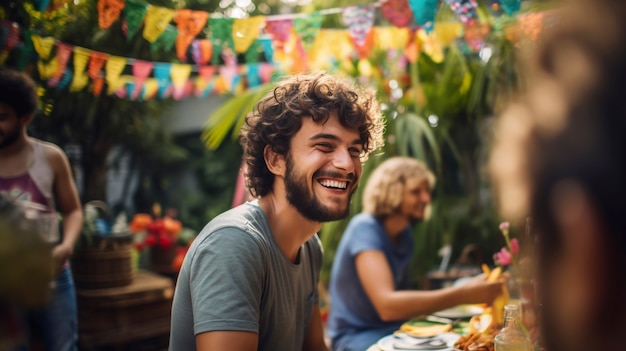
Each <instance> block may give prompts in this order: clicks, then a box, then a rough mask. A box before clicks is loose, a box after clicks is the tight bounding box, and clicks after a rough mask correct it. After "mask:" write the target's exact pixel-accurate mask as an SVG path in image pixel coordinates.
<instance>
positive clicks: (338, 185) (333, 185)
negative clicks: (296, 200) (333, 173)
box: [320, 180, 348, 189]
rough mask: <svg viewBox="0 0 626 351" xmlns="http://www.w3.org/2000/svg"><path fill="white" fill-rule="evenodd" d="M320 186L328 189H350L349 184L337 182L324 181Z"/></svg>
mask: <svg viewBox="0 0 626 351" xmlns="http://www.w3.org/2000/svg"><path fill="white" fill-rule="evenodd" d="M320 184H322V185H323V186H325V187H327V188H339V189H345V188H347V187H348V182H340V181H337V180H323V181H321V182H320Z"/></svg>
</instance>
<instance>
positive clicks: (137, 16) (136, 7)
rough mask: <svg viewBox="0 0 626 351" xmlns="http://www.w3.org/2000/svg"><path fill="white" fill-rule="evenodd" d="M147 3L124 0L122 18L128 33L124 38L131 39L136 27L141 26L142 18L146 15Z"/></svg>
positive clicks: (136, 0)
mask: <svg viewBox="0 0 626 351" xmlns="http://www.w3.org/2000/svg"><path fill="white" fill-rule="evenodd" d="M147 10H148V4H147V3H145V2H143V1H138V0H126V7H124V18H125V19H126V28H127V29H128V33H127V35H126V39H127V40H128V41H131V40H132V39H133V37H134V36H135V33H137V29H139V27H141V24H142V23H143V19H144V17H145V16H146V12H147Z"/></svg>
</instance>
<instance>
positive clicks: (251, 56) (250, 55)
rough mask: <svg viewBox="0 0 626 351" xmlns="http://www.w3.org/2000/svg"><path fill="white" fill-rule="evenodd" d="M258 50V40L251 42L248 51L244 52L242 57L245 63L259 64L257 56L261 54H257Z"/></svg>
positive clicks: (259, 47) (259, 46)
mask: <svg viewBox="0 0 626 351" xmlns="http://www.w3.org/2000/svg"><path fill="white" fill-rule="evenodd" d="M260 49H261V44H259V41H258V40H255V41H253V42H252V44H251V45H250V47H249V48H248V50H246V53H245V54H244V57H245V58H246V62H247V63H256V62H259V56H260V55H261V53H260V52H259V50H260Z"/></svg>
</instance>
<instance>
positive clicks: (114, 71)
mask: <svg viewBox="0 0 626 351" xmlns="http://www.w3.org/2000/svg"><path fill="white" fill-rule="evenodd" d="M124 67H126V58H125V57H120V56H109V58H108V59H107V62H106V64H105V71H106V74H105V79H106V82H107V85H108V88H107V94H109V95H111V94H113V93H114V92H115V91H116V90H117V89H119V88H120V87H122V86H123V85H124V83H125V82H124V81H123V80H121V79H120V74H122V71H124Z"/></svg>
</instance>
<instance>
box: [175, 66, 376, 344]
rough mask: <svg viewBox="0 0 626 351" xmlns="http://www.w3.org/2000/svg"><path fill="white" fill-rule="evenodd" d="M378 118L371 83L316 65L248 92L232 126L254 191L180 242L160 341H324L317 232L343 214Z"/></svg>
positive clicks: (373, 145)
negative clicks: (257, 96)
mask: <svg viewBox="0 0 626 351" xmlns="http://www.w3.org/2000/svg"><path fill="white" fill-rule="evenodd" d="M381 118H382V117H381V114H380V110H379V106H378V103H377V101H376V100H375V97H374V95H373V94H372V93H371V92H367V91H364V90H361V89H357V87H356V86H354V85H353V84H352V83H350V82H348V81H344V80H341V79H339V78H337V77H334V76H332V75H328V74H325V73H318V74H313V75H296V76H291V77H287V78H286V79H284V80H282V81H280V82H279V83H278V84H277V86H276V87H275V88H274V90H273V91H271V92H270V93H268V94H267V95H266V96H265V97H264V98H262V99H261V100H260V101H259V102H258V103H257V105H256V108H255V110H254V111H253V112H252V113H250V114H248V116H247V118H246V123H245V125H244V126H243V128H242V130H241V135H240V142H241V145H242V146H243V150H244V156H243V157H244V160H245V162H246V165H247V170H246V174H245V176H246V185H247V187H248V189H249V190H250V192H251V194H252V195H253V196H254V197H255V198H256V200H254V201H250V202H246V203H244V204H242V205H240V206H238V207H235V208H234V209H231V210H229V211H227V212H225V213H223V214H221V215H219V216H217V217H216V218H214V219H213V220H212V221H211V222H209V224H208V225H207V226H206V227H205V228H204V229H203V230H202V232H201V233H200V234H199V235H198V237H197V238H196V239H195V240H194V242H193V244H192V245H191V248H190V249H189V252H188V253H187V255H186V257H185V260H184V262H183V266H182V268H181V270H180V274H179V277H178V281H177V285H176V291H175V294H174V302H173V307H172V328H171V338H170V349H171V350H174V351H188V350H196V349H197V350H232V351H238V350H267V351H283V350H284V351H294V350H327V347H326V345H325V342H324V337H323V334H324V333H323V329H322V323H321V318H320V312H319V306H318V292H317V284H318V280H319V273H320V269H321V265H322V248H321V244H320V241H319V239H318V237H317V234H316V232H317V231H318V230H320V228H321V225H322V223H323V222H327V221H333V220H338V219H341V218H344V217H345V216H346V215H347V214H348V210H349V203H350V198H351V196H352V193H353V192H354V190H355V189H356V187H357V184H358V182H359V178H360V176H361V168H362V166H361V162H362V161H364V159H365V158H366V157H367V155H368V154H369V153H370V152H371V151H372V150H374V149H376V148H378V147H379V146H381V145H382V142H383V141H382V132H383V122H382V119H381Z"/></svg>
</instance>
